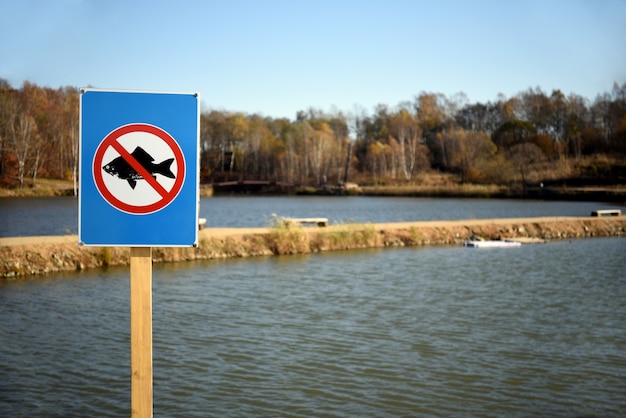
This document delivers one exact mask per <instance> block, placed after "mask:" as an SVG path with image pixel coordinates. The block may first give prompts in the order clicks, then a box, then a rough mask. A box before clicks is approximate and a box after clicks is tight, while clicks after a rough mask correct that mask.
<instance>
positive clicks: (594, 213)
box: [591, 209, 622, 216]
mask: <svg viewBox="0 0 626 418" xmlns="http://www.w3.org/2000/svg"><path fill="white" fill-rule="evenodd" d="M591 216H622V211H621V210H620V209H602V210H594V211H592V212H591Z"/></svg>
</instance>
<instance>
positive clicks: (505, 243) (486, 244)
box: [463, 239, 522, 248]
mask: <svg viewBox="0 0 626 418" xmlns="http://www.w3.org/2000/svg"><path fill="white" fill-rule="evenodd" d="M521 245H522V243H521V242H518V241H513V240H508V239H507V240H493V241H465V242H464V243H463V246H464V247H470V248H499V247H519V246H521Z"/></svg>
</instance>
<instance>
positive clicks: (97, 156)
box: [78, 88, 200, 418]
mask: <svg viewBox="0 0 626 418" xmlns="http://www.w3.org/2000/svg"><path fill="white" fill-rule="evenodd" d="M79 136H80V147H79V150H80V157H79V160H80V164H79V170H80V171H79V178H80V180H81V181H80V183H79V186H80V188H79V192H78V243H79V245H86V246H96V247H125V248H126V247H128V248H130V368H131V379H130V383H131V408H130V410H131V416H132V417H135V418H152V414H153V399H152V396H153V392H152V381H153V374H152V248H153V247H197V246H198V215H199V210H200V187H199V184H200V95H199V94H198V93H193V92H187V93H175V92H163V91H161V92H159V91H137V90H118V91H115V90H109V89H94V88H83V89H81V90H80V124H79ZM112 225H115V227H114V228H112V227H111V226H112Z"/></svg>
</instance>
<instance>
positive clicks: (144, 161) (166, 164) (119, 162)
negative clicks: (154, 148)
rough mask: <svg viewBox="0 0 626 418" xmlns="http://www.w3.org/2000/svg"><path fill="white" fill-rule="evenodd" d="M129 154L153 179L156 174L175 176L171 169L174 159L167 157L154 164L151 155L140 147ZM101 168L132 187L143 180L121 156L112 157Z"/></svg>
mask: <svg viewBox="0 0 626 418" xmlns="http://www.w3.org/2000/svg"><path fill="white" fill-rule="evenodd" d="M130 155H132V156H133V158H134V159H135V160H137V162H138V163H139V164H141V166H142V167H143V168H145V169H146V171H147V172H148V173H150V175H151V176H152V177H154V178H155V179H156V174H161V175H163V176H165V177H169V178H171V179H173V178H175V177H176V176H175V175H174V173H172V170H171V166H172V162H173V161H174V159H173V158H169V159H167V160H165V161H163V162H161V163H159V164H154V163H153V161H154V158H152V156H151V155H150V154H148V153H147V152H146V151H145V150H144V149H143V148H141V147H137V148H135V150H134V151H133V152H132V154H130ZM102 168H103V169H104V171H106V172H107V173H109V174H110V175H112V176H117V177H119V178H121V179H122V180H126V181H127V182H128V184H129V185H130V187H131V188H132V189H134V188H135V186H136V185H137V180H143V177H142V176H141V174H139V173H138V172H137V171H136V170H135V169H134V168H133V167H132V166H131V165H130V164H128V162H127V161H126V160H125V159H124V158H122V157H121V156H120V157H117V158H115V159H113V160H112V161H111V162H110V163H108V164H106V165H105V166H104V167H102Z"/></svg>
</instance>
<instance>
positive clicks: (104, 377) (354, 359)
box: [0, 238, 626, 418]
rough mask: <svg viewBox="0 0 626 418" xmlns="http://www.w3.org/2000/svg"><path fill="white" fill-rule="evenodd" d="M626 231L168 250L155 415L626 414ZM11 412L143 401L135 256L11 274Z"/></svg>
mask: <svg viewBox="0 0 626 418" xmlns="http://www.w3.org/2000/svg"><path fill="white" fill-rule="evenodd" d="M624 254H626V239H622V238H596V239H585V240H574V241H558V242H553V243H549V244H536V245H524V246H522V247H519V248H499V249H491V250H476V249H468V248H463V247H444V248H440V247H439V248H401V249H400V248H397V249H386V250H365V251H354V252H337V253H330V254H311V255H304V256H289V257H262V258H254V259H243V260H225V261H212V262H193V263H181V264H166V265H155V266H154V272H153V277H154V283H153V304H154V307H153V311H154V317H153V323H154V411H155V412H154V415H155V416H164V417H248V416H249V417H270V416H271V417H357V416H358V417H400V416H405V417H409V416H411V417H414V416H415V417H442V416H446V417H447V416H463V417H468V416H471V417H531V416H533V417H534V416H545V417H570V418H572V417H620V416H624V414H625V413H626V304H625V303H624V301H625V300H626V261H625V257H624ZM0 317H1V318H2V321H1V322H0V344H1V346H2V349H1V350H0V377H1V378H0V416H3V417H4V416H6V417H86V416H98V417H120V416H129V414H130V413H129V408H130V355H129V350H130V348H129V344H130V342H129V328H130V326H129V280H128V269H127V268H120V269H109V270H93V271H87V272H82V273H72V274H69V273H68V274H60V275H51V276H46V277H38V278H35V279H31V280H20V281H13V282H4V283H0Z"/></svg>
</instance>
